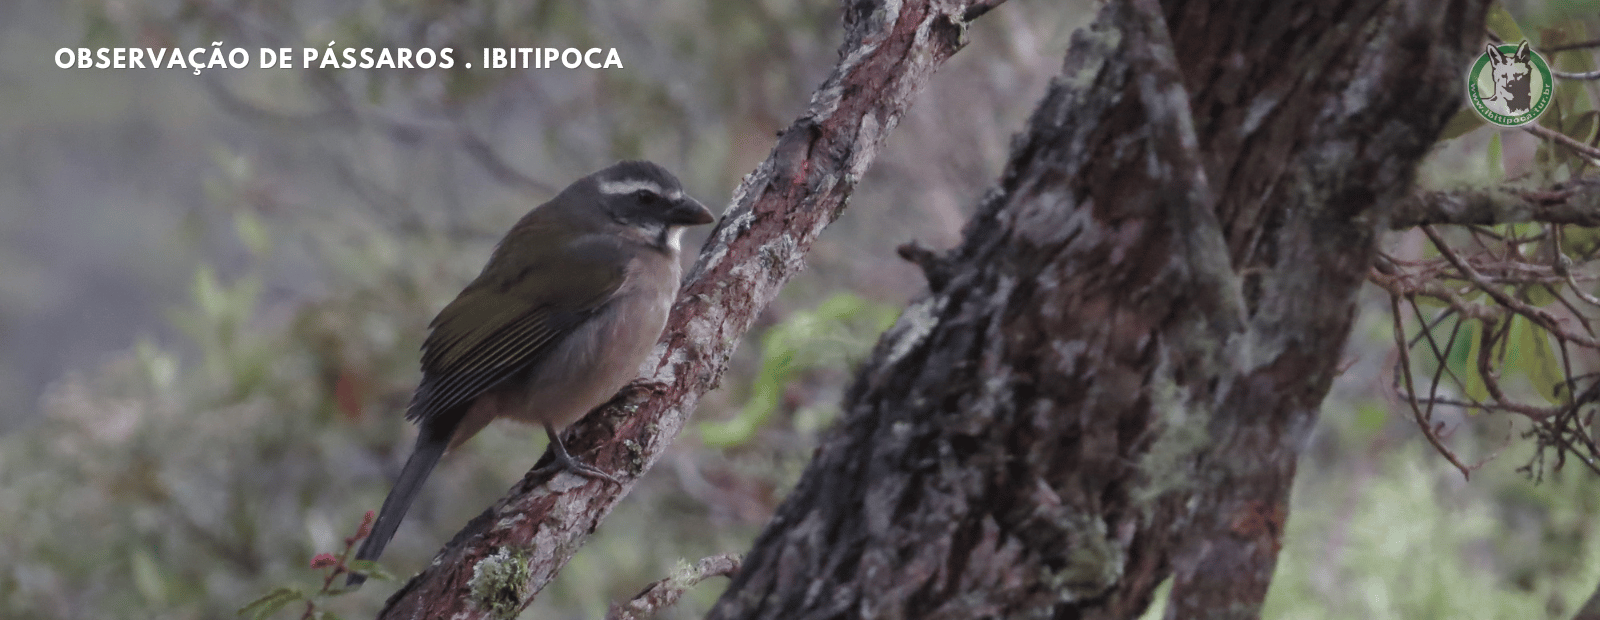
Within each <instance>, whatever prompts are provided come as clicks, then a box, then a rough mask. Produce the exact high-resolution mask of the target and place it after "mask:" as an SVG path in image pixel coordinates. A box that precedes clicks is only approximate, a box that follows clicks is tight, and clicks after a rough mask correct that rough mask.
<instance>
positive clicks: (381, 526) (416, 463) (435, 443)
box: [344, 425, 450, 587]
mask: <svg viewBox="0 0 1600 620" xmlns="http://www.w3.org/2000/svg"><path fill="white" fill-rule="evenodd" d="M440 435H441V434H440V433H434V432H429V430H428V429H427V427H426V425H424V427H423V428H422V432H421V433H419V434H418V435H417V446H416V447H415V448H412V449H411V457H410V458H407V459H406V466H405V468H404V469H401V470H400V478H399V479H398V480H395V482H394V489H392V490H390V491H389V497H386V498H384V500H383V509H381V510H379V511H378V520H377V521H376V522H374V523H373V524H372V534H371V535H369V536H367V539H366V540H364V541H362V542H361V548H360V549H358V550H356V558H355V559H357V560H376V559H378V556H380V555H383V548H384V547H385V546H388V544H389V539H390V538H393V537H394V532H395V530H396V529H398V528H399V527H400V520H401V519H404V518H405V516H406V509H408V508H410V507H411V502H412V500H415V499H416V498H417V491H419V490H421V489H422V483H423V482H424V481H426V480H427V479H428V474H430V473H433V466H434V464H435V463H438V462H439V457H440V456H443V455H444V450H445V448H446V447H448V446H449V445H450V437H449V434H448V433H444V434H443V436H440ZM366 580H367V576H366V575H362V574H359V573H350V578H349V579H347V580H345V582H344V585H345V586H346V587H352V586H358V585H361V583H362V582H365V581H366Z"/></svg>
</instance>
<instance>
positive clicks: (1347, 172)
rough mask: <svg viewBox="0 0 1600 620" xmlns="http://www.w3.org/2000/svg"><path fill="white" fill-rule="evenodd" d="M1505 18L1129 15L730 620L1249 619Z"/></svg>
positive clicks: (1424, 5)
mask: <svg viewBox="0 0 1600 620" xmlns="http://www.w3.org/2000/svg"><path fill="white" fill-rule="evenodd" d="M1485 9H1486V2H1485V1H1484V0H1454V1H1449V2H1441V1H1436V0H1393V1H1383V0H1350V1H1341V2H1330V1H1319V0H1301V1H1296V2H1284V1H1280V0H1239V1H1233V2H1230V1H1222V0H1213V1H1209V2H1200V1H1195V2H1181V1H1176V0H1173V1H1168V2H1162V3H1158V2H1156V1H1155V0H1128V1H1118V2H1112V3H1109V4H1108V5H1107V6H1106V7H1105V8H1104V10H1103V12H1102V14H1101V15H1100V17H1099V18H1098V20H1097V21H1096V23H1095V25H1094V26H1093V27H1091V28H1090V29H1088V30H1086V31H1083V32H1080V33H1078V35H1077V36H1075V37H1074V39H1073V43H1072V46H1071V49H1070V51H1069V53H1068V55H1067V64H1066V67H1065V68H1064V70H1063V73H1062V75H1061V76H1060V78H1059V79H1057V80H1056V81H1055V83H1054V84H1053V85H1052V88H1051V89H1050V91H1049V92H1048V94H1047V95H1046V97H1045V100H1044V101H1043V102H1042V103H1041V104H1040V106H1039V108H1038V110H1037V111H1036V112H1035V113H1034V115H1033V117H1032V119H1031V120H1030V121H1029V123H1028V125H1027V128H1026V131H1025V133H1024V135H1023V136H1022V137H1021V138H1020V139H1019V140H1018V142H1017V143H1016V145H1015V147H1014V151H1013V153H1012V155H1011V160H1010V162H1009V164H1008V165H1007V168H1006V171H1005V173H1004V174H1003V176H1002V178H1001V180H1000V183H999V186H998V188H996V189H995V190H994V191H992V192H991V193H990V194H989V195H988V196H987V197H986V198H985V199H984V201H983V203H982V204H981V205H980V207H979V209H978V213H977V215H976V216H975V217H974V218H973V220H972V222H971V223H970V224H969V225H968V227H967V230H966V233H965V238H964V241H963V243H962V244H961V246H960V247H958V248H956V249H955V250H953V251H951V252H950V253H948V254H946V255H942V256H936V255H935V254H933V253H931V252H929V251H927V250H922V249H920V248H915V247H910V248H906V249H905V253H906V254H907V255H908V258H912V259H913V260H916V261H917V262H918V263H920V264H921V265H922V266H923V268H924V271H925V272H926V274H927V276H928V280H929V290H928V292H927V293H926V294H925V295H924V296H922V297H921V298H920V299H919V300H918V301H916V302H914V303H913V304H912V305H911V306H910V307H908V308H907V310H906V311H905V313H904V315H903V316H902V317H901V318H900V320H899V322H898V323H897V324H896V325H895V327H894V328H892V329H891V330H890V331H889V332H888V333H887V334H885V336H884V338H883V340H882V341H881V342H880V343H879V344H878V346H877V349H876V350H875V351H874V353H873V355H872V357H871V359H870V360H869V361H868V362H867V363H866V365H865V366H864V367H863V369H862V371H861V373H860V376H859V377H858V379H857V381H856V384H855V385H854V387H853V388H852V389H851V391H850V393H849V394H848V395H847V397H846V402H845V406H844V410H845V414H844V417H843V419H842V420H841V422H840V424H839V426H838V427H837V428H835V429H834V430H833V431H832V432H831V433H830V435H829V436H828V438H827V439H826V441H825V443H824V445H823V446H822V447H821V448H820V449H819V450H818V453H817V457H816V459H815V460H814V462H813V463H812V464H811V466H810V468H809V469H808V470H807V471H806V473H805V475H804V476H803V477H802V479H801V481H800V483H799V485H798V486H797V488H796V489H795V490H794V492H793V493H792V495H791V496H790V497H789V498H788V499H787V501H785V503H784V504H783V506H782V507H781V508H780V509H779V511H778V513H777V515H776V516H775V517H774V518H773V521H772V523H771V524H770V525H769V526H768V527H767V529H766V531H765V532H764V533H763V534H762V535H761V536H760V538H759V539H758V540H757V542H756V545H755V548H754V549H753V550H752V551H751V552H750V554H749V555H748V556H747V557H746V559H745V564H744V567H743V569H742V570H741V572H740V573H739V574H738V575H737V576H736V577H735V579H734V581H733V583H732V585H731V586H730V587H729V589H728V591H727V592H726V593H725V594H724V595H723V597H722V599H721V600H720V601H719V603H718V605H717V606H716V608H715V609H714V610H713V612H712V614H711V617H713V618H783V619H795V618H853V617H867V618H918V619H937V618H951V619H970V618H990V617H1004V618H1029V617H1057V618H1133V617H1137V616H1138V614H1139V613H1140V612H1141V611H1143V610H1144V609H1145V608H1146V607H1147V605H1148V604H1149V601H1150V599H1151V595H1152V592H1153V590H1154V589H1155V587H1156V586H1157V585H1158V584H1159V583H1160V582H1162V581H1163V580H1165V579H1167V578H1168V577H1172V578H1173V588H1172V595H1171V600H1170V603H1169V607H1168V612H1167V615H1168V617H1173V618H1188V617H1207V618H1250V617H1256V616H1258V615H1259V614H1260V606H1261V602H1262V599H1263V598H1264V596H1265V594H1266V590H1267V586H1268V584H1269V582H1270V578H1271V575H1272V572H1273V566H1274V563H1275V561H1276V556H1277V552H1278V549H1279V546H1280V539H1281V535H1282V532H1283V525H1284V521H1285V519H1286V518H1287V510H1288V508H1287V507H1288V502H1287V499H1288V492H1289V488H1290V483H1291V482H1292V479H1293V475H1294V467H1295V461H1296V458H1297V457H1298V456H1299V453H1300V450H1301V449H1302V446H1303V444H1304V442H1305V439H1306V436H1307V433H1308V431H1309V430H1310V429H1311V427H1312V425H1313V424H1314V423H1315V421H1316V413H1317V408H1318V406H1319V405H1320V403H1321V401H1322V399H1323V396H1324V395H1325V394H1326V393H1327V390H1328V387H1329V384H1330V383H1331V381H1332V380H1333V377H1334V376H1335V375H1336V374H1337V373H1338V363H1339V358H1340V350H1341V348H1342V346H1343V344H1344V342H1345V339H1346V336H1347V335H1348V333H1349V331H1350V325H1351V319H1352V314H1353V311H1354V299H1355V294H1356V291H1357V288H1358V286H1359V285H1360V283H1361V282H1362V280H1363V275H1364V274H1365V272H1366V270H1367V268H1368V265H1369V263H1370V261H1371V259H1372V257H1373V252H1374V239H1375V237H1376V235H1377V231H1379V230H1381V229H1382V228H1383V227H1385V226H1386V225H1387V218H1388V217H1389V212H1390V210H1391V209H1392V207H1393V205H1395V204H1396V202H1397V201H1398V200H1399V199H1400V198H1401V197H1402V196H1404V195H1405V194H1406V192H1407V190H1408V188H1409V185H1410V181H1411V178H1412V171H1413V168H1414V165H1415V163H1416V161H1417V160H1418V159H1419V158H1420V157H1421V156H1422V155H1423V153H1424V152H1425V151H1426V149H1427V148H1428V146H1429V145H1430V144H1432V142H1433V140H1434V138H1435V136H1436V135H1437V133H1438V131H1439V129H1440V128H1441V127H1442V126H1443V124H1444V122H1445V121H1446V119H1448V118H1449V116H1450V114H1451V113H1452V112H1454V111H1455V110H1456V109H1457V108H1458V106H1459V105H1460V103H1461V99H1462V97H1463V87H1462V82H1463V80H1464V79H1465V72H1466V70H1467V68H1468V67H1469V62H1470V59H1471V56H1472V55H1474V54H1476V53H1477V51H1479V50H1480V49H1481V42H1482V40H1483V20H1484V14H1485Z"/></svg>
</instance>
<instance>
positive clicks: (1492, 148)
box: [1488, 132, 1506, 183]
mask: <svg viewBox="0 0 1600 620" xmlns="http://www.w3.org/2000/svg"><path fill="white" fill-rule="evenodd" d="M1502 150H1503V147H1502V146H1501V143H1500V132H1495V134H1494V135H1492V136H1489V148H1488V156H1489V175H1490V176H1492V177H1493V178H1491V179H1489V182H1490V183H1498V182H1500V181H1503V180H1505V178H1506V166H1505V161H1504V158H1503V157H1501V151H1502Z"/></svg>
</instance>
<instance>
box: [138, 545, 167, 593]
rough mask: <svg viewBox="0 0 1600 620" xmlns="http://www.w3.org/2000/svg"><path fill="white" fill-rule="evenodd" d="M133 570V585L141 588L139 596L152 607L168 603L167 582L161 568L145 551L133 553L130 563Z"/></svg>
mask: <svg viewBox="0 0 1600 620" xmlns="http://www.w3.org/2000/svg"><path fill="white" fill-rule="evenodd" d="M130 564H131V565H132V570H133V583H134V585H135V586H136V587H138V588H139V594H141V595H143V596H144V599H145V600H146V601H148V602H150V603H151V604H152V605H161V604H164V603H166V601H167V580H166V578H164V577H162V575H161V567H160V566H157V565H156V560H155V558H152V557H150V553H149V552H148V551H145V550H144V549H138V550H136V551H134V552H133V557H132V561H131V562H130Z"/></svg>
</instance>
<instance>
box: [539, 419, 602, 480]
mask: <svg viewBox="0 0 1600 620" xmlns="http://www.w3.org/2000/svg"><path fill="white" fill-rule="evenodd" d="M546 432H548V433H549V435H550V447H551V448H552V449H553V450H554V451H555V453H556V454H555V457H556V458H555V460H554V461H551V462H550V464H548V465H545V466H544V467H540V468H539V469H538V470H536V471H543V470H545V469H549V468H552V467H553V468H555V470H556V471H555V473H561V472H562V471H563V470H564V471H570V472H572V473H574V474H577V475H579V476H583V477H585V478H588V479H590V480H604V481H606V482H610V483H611V484H615V485H617V486H619V487H620V486H622V481H621V480H617V479H616V477H615V476H612V475H611V474H608V473H606V472H603V471H600V469H599V468H596V467H595V466H593V465H590V464H588V463H584V462H582V461H579V460H578V459H576V458H573V456H572V455H571V454H568V453H567V447H566V446H565V445H562V443H561V437H560V436H559V435H557V434H556V433H555V431H554V430H553V429H548V428H547V429H546ZM552 475H554V474H552Z"/></svg>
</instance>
